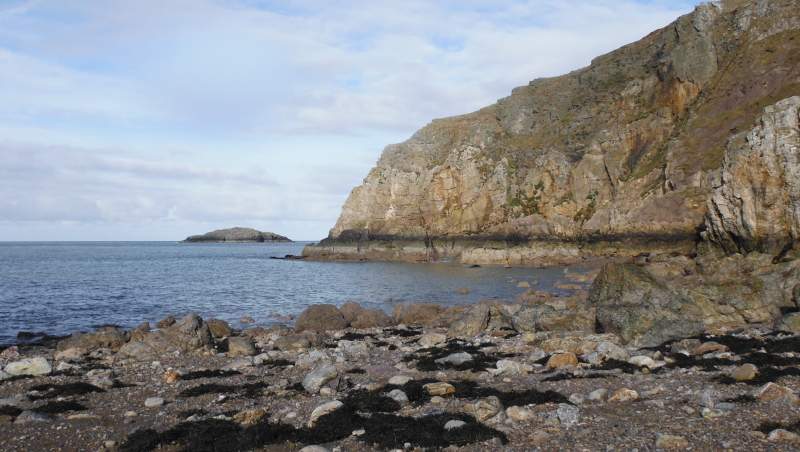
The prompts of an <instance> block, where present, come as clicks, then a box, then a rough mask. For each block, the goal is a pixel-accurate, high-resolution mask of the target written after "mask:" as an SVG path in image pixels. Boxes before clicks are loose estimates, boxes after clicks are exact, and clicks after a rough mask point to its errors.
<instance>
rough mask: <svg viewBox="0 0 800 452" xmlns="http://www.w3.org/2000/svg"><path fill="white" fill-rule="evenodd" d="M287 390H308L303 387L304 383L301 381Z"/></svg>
mask: <svg viewBox="0 0 800 452" xmlns="http://www.w3.org/2000/svg"><path fill="white" fill-rule="evenodd" d="M286 389H288V390H289V391H297V392H303V391H305V390H306V388H304V387H303V383H301V382H299V381H298V382H297V383H295V384H293V385H290V386H289V387H287V388H286Z"/></svg>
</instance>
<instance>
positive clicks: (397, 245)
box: [304, 0, 800, 265]
mask: <svg viewBox="0 0 800 452" xmlns="http://www.w3.org/2000/svg"><path fill="white" fill-rule="evenodd" d="M798 42H800V13H799V12H798V9H797V5H796V3H795V2H793V1H789V0H778V1H765V0H761V1H744V0H727V1H724V2H713V3H703V4H701V5H699V6H698V7H697V8H696V10H695V11H694V12H692V13H691V14H688V15H686V16H683V17H681V18H679V19H678V20H677V21H675V22H674V23H672V24H671V25H669V26H667V27H665V28H663V29H661V30H658V31H655V32H653V33H651V34H650V35H649V36H647V37H645V38H644V39H642V40H640V41H638V42H636V43H633V44H630V45H627V46H625V47H622V48H620V49H618V50H616V51H614V52H611V53H609V54H606V55H603V56H600V57H598V58H596V59H595V60H594V61H592V64H591V65H590V66H589V67H586V68H584V69H581V70H578V71H575V72H572V73H569V74H567V75H564V76H560V77H555V78H549V79H538V80H534V81H532V82H530V83H529V84H528V85H527V86H522V87H518V88H515V89H514V90H513V91H512V93H511V95H510V96H509V97H506V98H504V99H501V100H499V101H498V102H497V103H496V104H494V105H491V106H489V107H486V108H484V109H481V110H479V111H477V112H474V113H470V114H467V115H463V116H458V117H453V118H447V119H441V120H434V121H433V122H432V123H430V124H428V125H427V126H426V127H424V128H423V129H421V130H420V131H418V132H417V133H415V134H414V135H413V136H412V137H411V138H410V139H409V140H407V141H405V142H403V143H400V144H396V145H390V146H388V147H387V148H386V149H385V150H384V151H383V154H382V155H381V157H380V159H379V160H378V162H377V164H376V166H375V168H373V169H372V170H371V171H370V173H369V175H367V177H366V178H365V179H364V182H363V185H361V186H360V187H357V188H355V189H354V190H353V191H352V193H351V194H350V196H349V198H348V199H347V201H346V202H345V205H344V207H343V208H342V213H341V216H340V217H339V219H338V221H337V222H336V225H335V226H334V227H333V229H332V230H331V231H330V235H329V237H328V238H327V239H325V240H323V241H322V242H320V243H319V244H318V245H316V246H310V247H307V248H306V250H305V251H304V255H306V256H308V257H310V258H316V259H388V260H432V259H441V258H447V257H451V258H456V259H460V260H461V261H462V262H465V263H495V264H524V265H552V264H564V263H569V264H575V263H580V262H585V261H587V260H588V261H591V260H592V259H594V258H597V259H608V258H626V257H629V256H632V255H636V254H639V253H642V252H654V251H655V252H662V251H663V252H673V253H675V252H678V253H682V254H692V253H694V252H695V251H696V249H697V245H698V243H710V244H712V245H713V246H716V247H720V248H721V249H724V250H726V251H727V252H747V251H760V252H766V253H773V254H780V253H784V254H785V253H787V252H789V251H790V250H792V249H793V247H794V244H795V243H796V242H797V231H798V221H800V216H798V214H800V212H798V210H797V209H798V208H797V206H798V205H800V203H798V198H797V197H798V195H800V193H798V186H797V185H798V184H797V182H795V181H796V180H797V177H796V175H797V172H796V171H797V149H798V147H799V146H800V142H799V141H798V126H797V123H798V118H797V104H798V101H800V98H797V97H793V96H797V95H799V94H800V50H799V48H798V47H799V46H798ZM754 124H755V125H754Z"/></svg>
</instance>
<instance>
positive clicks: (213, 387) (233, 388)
mask: <svg viewBox="0 0 800 452" xmlns="http://www.w3.org/2000/svg"><path fill="white" fill-rule="evenodd" d="M267 386H268V385H267V384H266V383H264V382H258V383H247V384H241V385H224V384H219V383H204V384H201V385H199V386H195V387H193V388H188V389H184V390H183V391H181V392H180V393H178V397H181V398H189V397H197V396H201V395H205V394H233V393H238V392H241V393H242V395H244V396H245V397H248V398H254V397H259V396H261V395H263V389H264V388H266V387H267Z"/></svg>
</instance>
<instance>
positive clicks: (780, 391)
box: [753, 383, 792, 402]
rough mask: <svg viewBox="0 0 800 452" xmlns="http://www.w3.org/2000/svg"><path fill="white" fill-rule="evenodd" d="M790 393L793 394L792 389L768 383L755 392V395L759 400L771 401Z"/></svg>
mask: <svg viewBox="0 0 800 452" xmlns="http://www.w3.org/2000/svg"><path fill="white" fill-rule="evenodd" d="M789 394H792V390H791V389H789V388H787V387H785V386H780V385H777V384H775V383H767V384H765V385H764V386H762V387H760V388H759V389H758V390H757V391H756V392H755V394H753V397H755V398H756V400H758V401H759V402H769V401H770V400H775V399H778V398H781V397H783V396H786V395H789Z"/></svg>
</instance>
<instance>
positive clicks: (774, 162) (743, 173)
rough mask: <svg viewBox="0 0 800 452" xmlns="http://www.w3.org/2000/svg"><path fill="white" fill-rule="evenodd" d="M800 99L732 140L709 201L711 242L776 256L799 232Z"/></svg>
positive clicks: (775, 108)
mask: <svg viewBox="0 0 800 452" xmlns="http://www.w3.org/2000/svg"><path fill="white" fill-rule="evenodd" d="M798 110H800V96H794V97H790V98H788V99H784V100H782V101H780V102H778V103H776V104H775V105H771V106H769V107H767V108H765V109H764V114H763V116H761V118H760V119H759V120H758V121H757V122H756V124H755V126H754V127H753V128H752V130H749V131H747V132H743V133H741V134H738V135H736V136H734V137H733V138H731V141H730V143H729V144H728V146H727V148H726V149H725V158H724V161H723V166H722V175H721V177H720V180H719V182H718V183H717V185H716V186H715V188H714V191H713V194H712V196H711V198H710V199H709V201H708V215H707V216H706V226H707V228H708V237H709V238H710V239H711V240H712V241H713V242H715V243H717V244H719V245H720V246H721V247H722V248H724V249H725V250H726V251H728V252H739V253H748V252H751V251H758V252H762V253H768V254H777V253H779V252H781V251H782V250H784V249H790V248H793V247H794V245H795V244H796V243H797V241H798V231H800V124H799V123H800V117H799V116H798Z"/></svg>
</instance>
